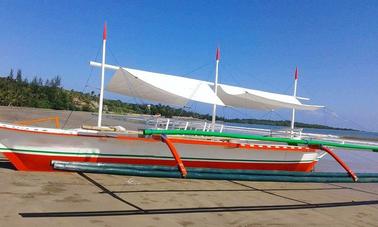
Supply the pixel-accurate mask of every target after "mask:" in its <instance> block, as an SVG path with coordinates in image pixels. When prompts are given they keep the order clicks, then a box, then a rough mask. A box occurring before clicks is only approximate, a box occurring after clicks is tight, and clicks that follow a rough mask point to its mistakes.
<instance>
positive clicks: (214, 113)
mask: <svg viewBox="0 0 378 227" xmlns="http://www.w3.org/2000/svg"><path fill="white" fill-rule="evenodd" d="M219 59H220V51H219V48H217V52H216V54H215V62H216V63H215V81H214V93H215V95H217V92H218V66H219ZM216 114H217V105H216V104H214V105H213V115H212V118H211V125H212V126H211V127H212V131H213V132H214V130H215V117H216Z"/></svg>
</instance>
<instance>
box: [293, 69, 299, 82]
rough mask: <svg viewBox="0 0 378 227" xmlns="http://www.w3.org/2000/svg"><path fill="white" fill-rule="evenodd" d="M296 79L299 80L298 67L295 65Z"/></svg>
mask: <svg viewBox="0 0 378 227" xmlns="http://www.w3.org/2000/svg"><path fill="white" fill-rule="evenodd" d="M294 79H295V80H298V67H295V74H294Z"/></svg>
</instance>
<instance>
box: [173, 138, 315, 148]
mask: <svg viewBox="0 0 378 227" xmlns="http://www.w3.org/2000/svg"><path fill="white" fill-rule="evenodd" d="M169 140H170V141H171V142H173V143H181V144H195V145H209V146H222V147H227V148H241V149H253V150H270V151H289V152H290V151H293V152H315V151H316V149H312V148H308V147H299V146H283V145H263V144H262V145H258V144H254V145H250V144H240V143H232V142H228V141H210V140H198V139H196V140H194V139H184V138H173V137H172V138H169Z"/></svg>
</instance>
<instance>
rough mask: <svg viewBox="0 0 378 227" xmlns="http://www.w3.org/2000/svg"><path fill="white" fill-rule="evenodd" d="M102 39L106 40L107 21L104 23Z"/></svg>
mask: <svg viewBox="0 0 378 227" xmlns="http://www.w3.org/2000/svg"><path fill="white" fill-rule="evenodd" d="M102 39H103V40H106V22H105V23H104V31H103V33H102Z"/></svg>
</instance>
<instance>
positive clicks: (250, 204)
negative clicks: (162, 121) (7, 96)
mask: <svg viewBox="0 0 378 227" xmlns="http://www.w3.org/2000/svg"><path fill="white" fill-rule="evenodd" d="M13 110H14V109H13ZM52 114H61V116H62V119H63V118H64V117H67V116H68V114H69V112H68V111H51V110H44V111H43V110H35V109H26V110H25V109H23V110H19V111H18V112H17V113H15V112H11V111H10V110H9V109H8V107H4V108H0V121H8V122H12V121H16V120H21V119H22V120H25V117H26V116H27V117H28V119H30V118H38V117H47V116H51V115H52ZM31 116H33V117H31ZM91 117H92V119H90V120H88V121H87V122H91V121H92V122H94V123H93V124H95V122H96V119H95V117H94V118H93V116H91V114H90V113H85V112H75V113H74V114H72V115H71V118H70V119H71V121H72V123H70V124H71V125H69V124H67V127H68V126H69V127H73V126H74V127H77V125H78V123H79V122H82V121H83V119H84V120H85V118H91ZM15 118H17V119H15ZM112 123H116V125H117V122H112ZM118 125H119V124H118ZM49 126H51V123H50V125H49ZM126 126H127V127H128V128H132V127H135V128H138V126H137V125H126ZM337 152H338V153H340V154H342V155H344V158H345V157H346V158H348V157H352V156H353V155H354V154H356V153H351V152H343V151H337ZM358 152H359V151H358ZM370 154H371V155H372V156H366V153H359V154H358V155H357V157H358V158H350V159H351V160H355V161H350V162H349V163H348V164H350V165H351V166H352V168H353V167H355V168H358V169H362V170H366V166H367V164H366V165H364V163H370V164H369V166H378V165H376V164H377V163H378V161H377V160H378V159H376V158H377V156H376V154H375V153H369V155H370ZM373 154H374V155H373ZM356 160H357V161H358V162H357V161H356ZM322 161H323V160H322ZM336 166H337V164H336V163H335V162H333V161H332V160H331V159H328V160H327V159H325V162H323V163H322V162H320V163H319V166H318V167H317V170H318V169H320V170H324V169H329V168H336V170H337V167H336ZM369 168H371V169H369ZM369 168H368V170H369V171H367V172H372V171H373V170H376V169H375V168H377V167H369ZM357 172H358V171H357ZM375 172H378V171H375ZM0 178H1V184H0V206H1V207H2V209H1V213H0V227H3V226H4V227H5V226H240V227H242V226H243V227H249V226H343V227H345V226H378V224H377V223H378V184H377V183H369V184H353V183H349V184H341V183H337V184H325V183H277V182H245V181H207V180H182V179H163V178H146V177H131V176H117V175H102V174H80V173H68V172H51V173H46V172H43V173H42V172H21V171H16V170H14V169H13V167H12V165H11V164H10V163H9V162H8V161H7V160H6V159H5V158H4V157H1V156H0Z"/></svg>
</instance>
